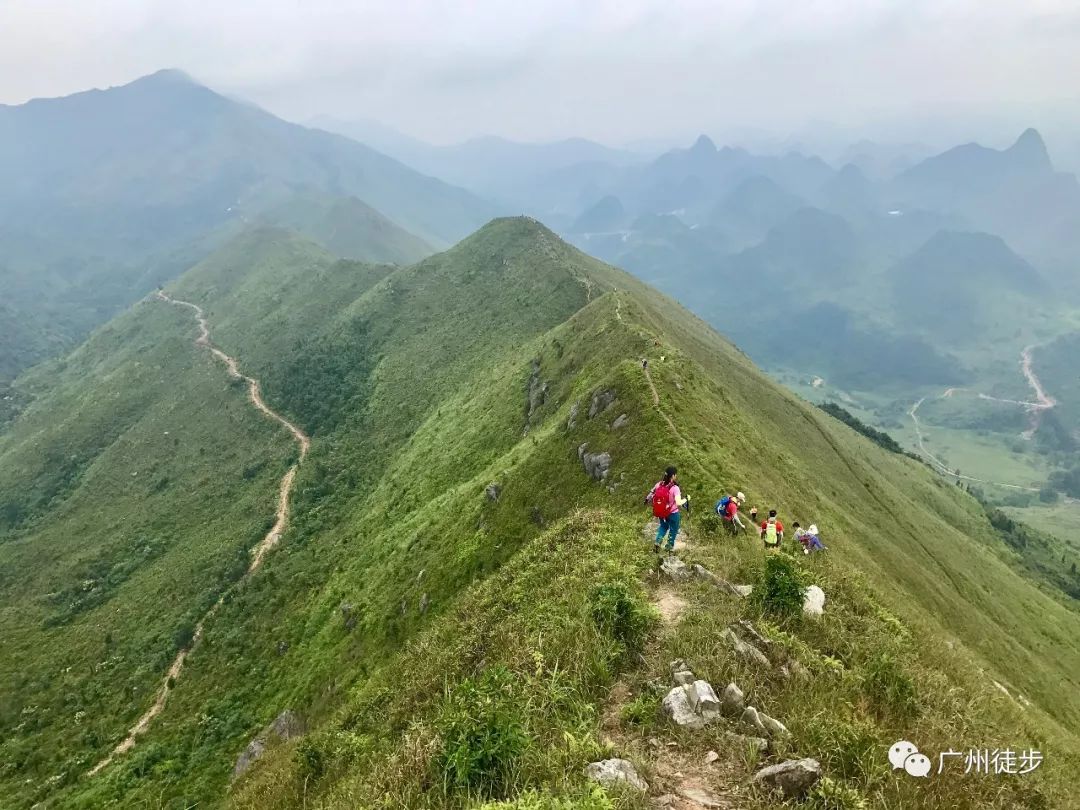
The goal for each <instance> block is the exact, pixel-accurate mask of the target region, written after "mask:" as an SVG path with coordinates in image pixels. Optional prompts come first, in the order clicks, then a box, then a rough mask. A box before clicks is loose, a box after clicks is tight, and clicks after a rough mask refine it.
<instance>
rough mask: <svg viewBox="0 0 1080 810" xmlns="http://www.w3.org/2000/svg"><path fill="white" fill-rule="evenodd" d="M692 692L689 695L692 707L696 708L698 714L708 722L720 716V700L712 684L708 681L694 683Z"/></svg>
mask: <svg viewBox="0 0 1080 810" xmlns="http://www.w3.org/2000/svg"><path fill="white" fill-rule="evenodd" d="M691 690H692V691H691V693H690V694H689V695H688V697H689V698H690V705H691V706H693V707H694V709H695V711H697V713H698V714H700V715H701V716H702V717H703V718H705V720H706V721H709V720H713V719H715V718H717V717H719V716H720V699H719V698H718V697H717V696H716V692H715V691H714V690H713V688H712V684H710V683H709V682H708V681H694V683H693V686H692V687H691Z"/></svg>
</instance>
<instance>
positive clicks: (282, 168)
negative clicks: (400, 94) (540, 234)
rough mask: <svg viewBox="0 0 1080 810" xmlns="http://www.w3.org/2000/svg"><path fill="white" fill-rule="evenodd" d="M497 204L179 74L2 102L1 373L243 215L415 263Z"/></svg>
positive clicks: (87, 324)
mask: <svg viewBox="0 0 1080 810" xmlns="http://www.w3.org/2000/svg"><path fill="white" fill-rule="evenodd" d="M496 210H497V209H496V207H495V206H494V205H492V204H490V203H488V202H486V201H484V200H482V199H480V198H479V197H476V196H475V195H473V194H470V193H469V192H467V191H464V190H463V189H460V188H456V187H454V186H452V185H449V184H447V183H445V182H443V181H441V180H437V179H435V178H432V177H428V176H425V175H423V174H421V173H419V172H416V171H414V170H413V169H410V168H408V167H406V166H405V165H403V164H401V163H399V162H397V161H395V160H393V159H392V158H389V157H387V156H385V155H383V154H381V153H379V152H376V151H375V150H373V149H371V148H369V147H367V146H364V145H362V144H359V143H356V142H355V141H351V140H349V139H347V138H344V137H341V136H338V135H331V134H329V133H326V132H321V131H317V130H311V129H306V128H304V127H301V126H297V125H295V124H290V123H287V122H285V121H282V120H280V119H278V118H275V117H274V116H273V115H270V114H269V113H267V112H264V111H263V110H260V109H258V108H257V107H254V106H251V105H248V104H244V103H242V102H238V101H234V100H232V99H229V98H226V97H224V96H222V95H219V94H218V93H215V92H214V91H212V90H210V89H208V88H206V87H203V86H202V85H199V84H197V83H196V82H194V81H192V80H191V79H190V78H188V77H187V76H185V75H184V74H182V73H179V72H177V71H162V72H159V73H155V74H154V75H152V76H147V77H145V78H142V79H139V80H137V81H135V82H132V83H131V84H128V85H124V86H122V87H115V88H110V89H108V90H90V91H87V92H84V93H78V94H76V95H73V96H68V97H66V98H58V99H41V100H35V101H31V102H28V103H26V104H23V105H20V106H17V107H0V274H2V275H0V281H2V282H3V287H4V289H5V293H6V295H5V298H7V301H5V302H4V304H3V305H2V306H0V334H3V335H4V336H5V338H6V339H5V340H4V342H3V345H2V346H0V380H3V379H4V378H6V377H10V376H11V375H12V374H14V373H16V372H18V371H19V370H20V369H22V368H25V367H26V366H27V365H29V364H32V363H33V362H36V361H37V360H40V359H42V358H43V357H46V356H48V355H50V354H52V353H55V352H56V351H60V350H63V349H64V348H65V347H70V346H71V345H73V343H74V342H76V341H78V340H80V339H81V338H82V337H83V336H84V335H85V334H86V333H87V332H88V331H89V330H90V329H92V328H93V327H94V326H96V325H97V324H99V323H101V322H103V321H104V320H105V319H107V318H108V317H110V316H111V315H112V314H113V313H115V312H116V311H118V309H119V308H122V307H123V306H126V305H127V304H129V303H130V302H131V301H133V300H135V299H136V298H138V297H139V296H141V295H143V294H145V293H146V292H147V291H148V290H150V289H152V288H153V287H154V286H155V285H156V284H158V283H160V282H162V281H164V280H167V279H168V278H170V277H171V276H172V275H174V274H175V273H177V272H179V271H180V270H181V269H183V268H184V267H186V266H188V265H190V264H191V262H192V261H194V260H195V259H197V258H199V257H200V256H202V255H205V254H206V253H207V252H208V251H209V250H211V249H212V248H213V247H214V246H215V245H217V244H220V243H221V241H222V240H223V239H225V238H227V237H228V236H229V235H230V234H232V233H235V232H236V231H237V230H238V229H241V228H243V227H246V225H247V224H250V223H253V222H257V221H262V220H265V221H269V222H272V223H276V224H284V225H289V226H292V227H296V228H299V229H300V230H302V231H305V232H306V233H308V234H309V235H310V236H312V237H313V238H316V239H325V240H326V241H327V243H328V246H331V247H332V248H333V249H335V250H336V251H337V252H339V253H341V254H343V255H352V254H354V253H357V252H359V253H360V254H362V255H358V256H357V258H364V259H371V260H377V261H413V260H415V259H416V258H418V257H419V255H422V254H423V253H424V252H430V250H432V249H433V248H431V247H428V245H435V246H438V245H446V244H449V243H451V242H453V241H456V240H457V239H458V238H460V237H461V236H463V235H464V234H466V233H468V232H469V231H471V230H473V229H474V228H476V227H477V226H478V225H480V224H481V223H483V222H484V221H486V220H487V219H488V218H490V217H491V216H492V215H493V214H494V213H495V212H496ZM349 231H352V232H351V233H349ZM369 231H370V232H371V233H378V234H381V235H382V238H381V239H368V238H367V232H369ZM361 232H363V233H361ZM350 243H351V244H352V245H355V246H358V247H359V248H360V250H359V251H356V250H354V249H353V248H352V247H350Z"/></svg>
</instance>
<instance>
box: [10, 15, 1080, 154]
mask: <svg viewBox="0 0 1080 810" xmlns="http://www.w3.org/2000/svg"><path fill="white" fill-rule="evenodd" d="M162 67H178V68H181V69H183V70H186V71H187V72H188V73H190V74H192V75H193V76H194V77H196V78H197V79H199V80H200V81H203V82H204V83H206V84H209V85H210V86H212V87H214V88H215V89H219V90H222V91H225V92H229V93H233V94H236V95H240V96H243V97H246V98H249V99H251V100H252V101H255V102H256V103H259V104H261V105H263V106H265V107H267V108H268V109H270V110H272V111H273V112H276V113H278V114H279V115H283V116H285V117H288V118H291V119H293V120H299V121H304V120H307V119H308V118H310V117H312V116H314V115H317V114H320V113H327V114H332V115H335V116H337V117H341V118H361V117H366V118H374V119H378V120H380V121H383V122H385V123H387V124H391V125H393V126H396V127H398V128H400V129H402V130H404V131H406V132H409V133H411V134H415V135H418V136H420V137H424V138H427V139H430V140H436V141H449V140H455V139H459V138H462V137H465V136H469V135H473V134H477V133H495V134H502V135H507V136H511V137H518V138H523V139H532V140H536V139H544V138H550V137H555V136H561V135H568V134H579V135H584V136H588V137H593V138H598V139H601V140H605V141H609V142H614V143H625V142H628V141H631V140H634V139H636V138H648V137H652V136H663V135H671V134H683V133H693V132H701V131H705V132H711V133H722V132H725V131H732V130H733V129H742V128H754V127H758V128H762V129H768V130H773V131H792V130H795V129H798V128H800V127H802V126H803V125H805V124H806V123H807V122H815V121H816V122H836V123H839V124H841V125H849V124H859V123H863V122H868V121H879V122H880V121H883V120H899V121H903V120H905V119H907V118H908V117H909V116H922V115H931V116H932V115H935V114H937V113H938V112H940V111H948V110H955V109H968V108H971V109H993V108H996V107H997V108H1001V109H1005V108H1007V107H1010V106H1011V105H1015V104H1025V105H1028V106H1029V107H1039V106H1040V105H1042V106H1045V105H1046V103H1047V102H1054V103H1055V104H1056V105H1058V106H1062V105H1061V102H1062V101H1065V100H1070V99H1071V102H1070V104H1071V105H1072V108H1073V109H1074V110H1075V108H1077V106H1078V103H1077V101H1076V99H1077V98H1078V97H1080V88H1078V87H1077V85H1076V77H1077V76H1080V7H1078V5H1077V3H1076V2H1075V0H1018V1H1016V2H1013V0H956V1H955V2H951V1H950V0H898V1H897V2H885V1H884V0H850V2H847V1H846V0H802V2H794V1H793V0H764V2H751V1H750V0H619V1H618V2H610V0H541V2H535V3H529V2H520V1H519V0H504V1H503V2H498V1H497V0H473V1H472V2H464V1H463V0H459V2H417V1H416V0H391V1H390V2H384V3H376V2H329V1H328V0H260V1H259V2H244V0H233V2H221V0H184V1H183V2H177V0H94V2H77V0H67V2H58V0H0V102H6V103H20V102H23V101H25V100H27V99H28V98H32V97H35V96H53V95H63V94H66V93H70V92H74V91H77V90H80V89H84V88H86V87H89V86H99V87H102V86H108V85H113V84H121V83H124V82H126V81H129V80H131V79H133V78H136V77H137V76H139V75H142V74H145V73H150V72H153V71H154V70H157V69H159V68H162Z"/></svg>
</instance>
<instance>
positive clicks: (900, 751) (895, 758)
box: [889, 740, 919, 771]
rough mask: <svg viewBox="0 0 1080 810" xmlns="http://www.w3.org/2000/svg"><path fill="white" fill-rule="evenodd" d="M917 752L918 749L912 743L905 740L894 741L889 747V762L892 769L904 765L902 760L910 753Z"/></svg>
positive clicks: (897, 768)
mask: <svg viewBox="0 0 1080 810" xmlns="http://www.w3.org/2000/svg"><path fill="white" fill-rule="evenodd" d="M917 753H919V749H918V748H916V747H915V744H914V743H909V742H908V741H907V740H900V742H898V743H894V744H893V747H892V748H890V749H889V762H891V763H892V766H893V770H894V771H896V770H899V769H901V768H903V767H904V760H905V759H907V758H908V757H910V756H911V755H912V754H917Z"/></svg>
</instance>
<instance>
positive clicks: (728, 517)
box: [716, 492, 746, 533]
mask: <svg viewBox="0 0 1080 810" xmlns="http://www.w3.org/2000/svg"><path fill="white" fill-rule="evenodd" d="M745 501H746V496H745V495H743V494H742V493H741V492H739V493H736V494H735V495H734V496H732V495H725V496H724V497H723V498H721V499H720V500H719V501H717V502H716V514H718V515H719V516H720V519H721V520H722V521H724V525H725V526H726V527H727V528H728V530H729V531H730V532H732V533H734V532H735V529H737V528H738V529H742V530H743V531H746V526H745V525H743V522H742V521H741V520H739V507H740V506H742V505H743V503H744V502H745Z"/></svg>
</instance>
